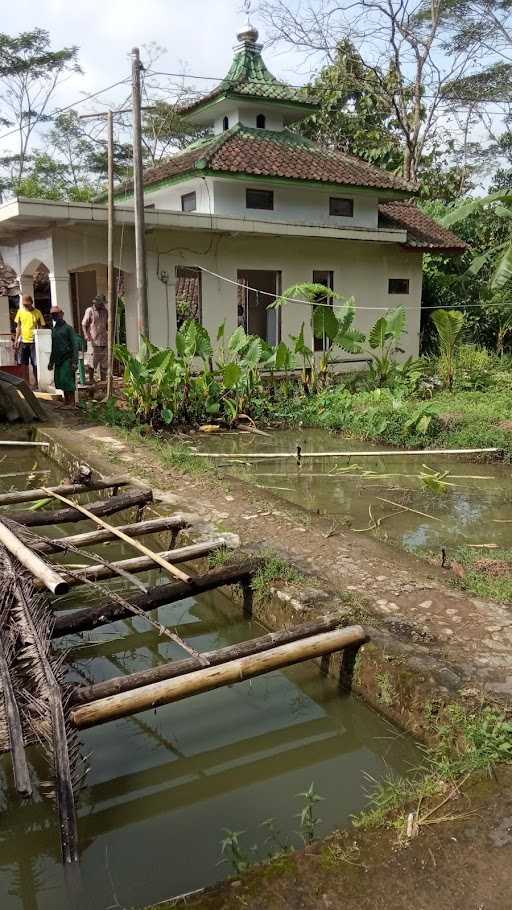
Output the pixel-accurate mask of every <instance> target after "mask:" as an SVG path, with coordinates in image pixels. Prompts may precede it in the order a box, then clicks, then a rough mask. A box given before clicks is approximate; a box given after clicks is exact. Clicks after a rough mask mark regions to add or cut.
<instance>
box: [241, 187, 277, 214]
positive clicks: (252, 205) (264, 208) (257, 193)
mask: <svg viewBox="0 0 512 910" xmlns="http://www.w3.org/2000/svg"><path fill="white" fill-rule="evenodd" d="M251 194H254V195H253V196H252V202H250V201H249V200H250V196H251ZM258 197H259V198H260V199H261V200H262V201H263V199H264V198H265V197H267V202H270V203H271V204H270V205H258V204H257V199H258ZM245 207H246V209H254V210H256V211H261V212H273V211H274V190H261V189H259V188H256V187H246V190H245Z"/></svg>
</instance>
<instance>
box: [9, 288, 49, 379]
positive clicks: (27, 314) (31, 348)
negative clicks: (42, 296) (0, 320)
mask: <svg viewBox="0 0 512 910" xmlns="http://www.w3.org/2000/svg"><path fill="white" fill-rule="evenodd" d="M14 321H15V323H16V338H15V339H14V350H15V351H16V353H18V352H19V354H20V363H21V365H22V367H23V378H24V379H25V382H26V383H27V384H30V370H29V364H30V363H31V364H32V370H33V371H34V384H35V386H36V388H37V365H36V343H35V340H34V338H35V331H36V329H37V328H38V326H41V327H42V328H44V319H43V314H42V313H41V311H40V310H37V309H36V308H35V306H34V301H33V299H32V297H30V295H29V294H26V295H25V296H24V297H22V298H21V306H20V308H19V310H18V312H17V313H16V316H15V317H14Z"/></svg>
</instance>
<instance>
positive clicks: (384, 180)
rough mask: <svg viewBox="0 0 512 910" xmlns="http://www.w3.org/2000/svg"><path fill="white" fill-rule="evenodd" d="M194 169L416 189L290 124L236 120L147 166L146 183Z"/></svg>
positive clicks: (410, 191)
mask: <svg viewBox="0 0 512 910" xmlns="http://www.w3.org/2000/svg"><path fill="white" fill-rule="evenodd" d="M194 170H199V171H204V170H207V171H209V172H210V173H214V174H248V175H250V174H254V175H255V176H259V177H270V178H281V179H289V180H304V181H307V182H316V183H326V184H338V185H339V186H360V187H371V188H374V189H382V190H398V191H399V192H409V193H412V192H415V191H416V189H417V187H416V186H415V185H414V184H411V183H408V182H407V181H406V180H404V179H403V178H402V177H398V176H397V175H396V174H392V173H390V172H389V171H385V170H382V169H381V168H377V167H374V166H373V165H371V164H368V162H366V161H363V160H362V159H360V158H355V157H353V156H352V155H347V154H345V153H344V152H338V151H333V150H331V149H324V148H322V147H321V146H319V145H316V144H315V143H313V142H311V141H310V140H308V139H305V138H304V137H302V136H299V135H298V134H296V133H292V132H289V131H288V130H283V131H282V132H274V131H270V130H257V129H249V128H248V127H242V126H240V125H237V126H236V127H233V128H232V129H230V130H227V131H226V132H225V133H222V134H221V135H220V136H215V137H212V138H210V139H207V140H204V141H203V142H201V143H199V144H197V145H194V146H193V147H191V148H189V149H187V150H186V151H184V152H181V153H180V154H179V155H174V156H173V157H172V158H169V159H168V160H167V161H165V162H163V163H162V164H160V165H158V166H157V167H154V168H151V169H149V170H147V171H145V172H144V186H151V185H153V184H155V183H160V182H161V181H163V180H168V179H170V178H172V177H177V176H179V175H181V174H183V175H185V174H189V173H190V172H193V171H194ZM122 190H124V191H125V192H128V191H130V190H131V183H128V184H125V185H124V186H123V187H119V188H118V190H117V192H118V193H119V192H121V191H122Z"/></svg>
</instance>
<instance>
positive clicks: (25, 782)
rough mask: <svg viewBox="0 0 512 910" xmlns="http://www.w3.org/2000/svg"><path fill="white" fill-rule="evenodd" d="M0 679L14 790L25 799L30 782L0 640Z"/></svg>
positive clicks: (17, 715)
mask: <svg viewBox="0 0 512 910" xmlns="http://www.w3.org/2000/svg"><path fill="white" fill-rule="evenodd" d="M0 679H1V681H2V694H3V700H4V707H5V719H6V722H7V731H8V734H9V745H10V747H11V761H12V770H13V774H14V784H15V787H16V790H17V791H18V793H19V794H20V796H23V797H25V798H28V797H29V796H32V782H31V780H30V774H29V770H28V765H27V756H26V754H25V744H24V742H23V730H22V726H21V718H20V712H19V710H18V705H17V703H16V698H15V696H14V689H13V686H12V682H11V676H10V673H9V665H8V663H7V658H6V655H5V651H4V647H3V643H2V641H1V639H0Z"/></svg>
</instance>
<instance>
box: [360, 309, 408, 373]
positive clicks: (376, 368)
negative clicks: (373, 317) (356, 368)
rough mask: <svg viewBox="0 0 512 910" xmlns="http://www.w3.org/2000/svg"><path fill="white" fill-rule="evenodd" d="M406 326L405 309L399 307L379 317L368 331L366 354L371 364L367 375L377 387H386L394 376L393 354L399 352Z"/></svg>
mask: <svg viewBox="0 0 512 910" xmlns="http://www.w3.org/2000/svg"><path fill="white" fill-rule="evenodd" d="M406 325H407V316H406V312H405V309H404V307H403V306H399V307H396V309H394V310H389V311H388V312H387V313H385V314H384V315H383V316H380V317H379V319H377V321H376V322H375V324H374V325H373V326H372V328H371V329H370V332H369V334H368V344H369V349H368V351H367V353H368V354H369V355H370V357H371V360H372V362H371V364H370V368H369V373H370V377H371V378H372V379H373V380H374V381H375V383H376V385H377V386H383V385H386V383H388V382H389V381H390V380H391V379H392V378H393V376H394V375H395V371H396V368H397V364H396V360H395V354H396V353H397V351H399V350H400V348H399V346H398V345H399V343H400V340H401V338H402V335H404V334H405V332H406Z"/></svg>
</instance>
